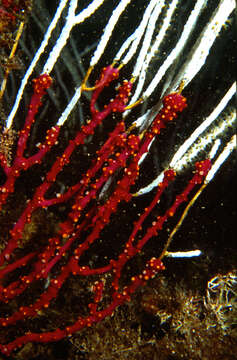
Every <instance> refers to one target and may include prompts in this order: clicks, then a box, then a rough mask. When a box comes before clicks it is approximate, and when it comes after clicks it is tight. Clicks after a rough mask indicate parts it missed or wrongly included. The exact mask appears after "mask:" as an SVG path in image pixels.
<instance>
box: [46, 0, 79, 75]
mask: <svg viewBox="0 0 237 360" xmlns="http://www.w3.org/2000/svg"><path fill="white" fill-rule="evenodd" d="M76 8H77V0H71V1H70V5H69V8H68V14H67V18H66V23H65V24H64V26H63V29H62V31H61V34H60V36H59V38H58V40H57V41H56V44H55V45H54V47H53V49H52V50H51V52H50V54H49V57H48V59H47V61H46V63H45V65H44V68H43V71H42V74H50V73H51V71H52V69H53V67H54V65H55V63H56V62H57V60H58V57H59V55H60V53H61V51H62V49H63V48H64V46H65V45H66V43H67V40H68V38H69V35H70V32H71V30H72V28H73V26H74V25H75V11H76Z"/></svg>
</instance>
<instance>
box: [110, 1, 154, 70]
mask: <svg viewBox="0 0 237 360" xmlns="http://www.w3.org/2000/svg"><path fill="white" fill-rule="evenodd" d="M156 3H157V0H151V2H150V3H149V5H148V7H147V8H146V10H145V12H144V15H143V17H142V21H141V22H140V24H139V26H138V27H137V29H136V30H135V31H134V33H133V34H132V35H130V37H129V38H128V39H127V40H126V41H125V42H124V44H123V45H122V47H121V48H120V50H119V52H118V53H117V55H116V56H115V61H121V62H122V63H123V64H127V63H128V62H129V60H131V58H132V57H133V55H134V54H135V53H136V50H137V47H138V45H139V43H140V41H141V38H142V36H143V34H144V32H145V30H146V26H147V23H148V21H149V18H150V15H151V13H152V11H153V9H154V7H155V6H156ZM131 43H132V45H131V46H130V44H131ZM129 46H130V49H129V51H128V53H127V55H126V56H125V58H124V59H122V55H123V54H124V52H125V51H126V50H127V49H128V47H129Z"/></svg>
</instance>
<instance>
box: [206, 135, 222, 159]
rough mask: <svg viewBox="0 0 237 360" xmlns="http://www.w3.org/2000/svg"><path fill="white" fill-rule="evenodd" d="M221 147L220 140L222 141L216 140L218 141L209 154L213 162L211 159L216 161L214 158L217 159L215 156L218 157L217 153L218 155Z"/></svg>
mask: <svg viewBox="0 0 237 360" xmlns="http://www.w3.org/2000/svg"><path fill="white" fill-rule="evenodd" d="M220 145H221V140H220V139H216V141H215V142H214V145H213V146H212V149H211V151H210V152H209V154H208V157H209V159H210V160H211V159H214V157H215V155H216V153H217V151H218V149H219V147H220Z"/></svg>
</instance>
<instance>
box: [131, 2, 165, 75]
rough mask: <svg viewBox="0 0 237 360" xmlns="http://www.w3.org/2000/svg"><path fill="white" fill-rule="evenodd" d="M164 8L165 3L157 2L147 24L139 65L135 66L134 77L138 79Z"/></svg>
mask: <svg viewBox="0 0 237 360" xmlns="http://www.w3.org/2000/svg"><path fill="white" fill-rule="evenodd" d="M163 6H164V1H159V2H157V5H156V6H155V8H154V9H153V11H152V13H151V16H150V18H149V22H148V24H147V28H146V32H145V36H144V40H143V43H142V47H141V50H140V54H139V56H138V60H137V63H136V65H135V68H134V71H133V76H134V77H137V76H138V75H139V73H140V72H141V68H142V64H144V60H145V57H146V55H147V53H148V49H149V47H150V44H151V41H152V37H153V34H154V31H155V28H156V21H157V19H158V17H159V15H160V13H161V10H162V7H163Z"/></svg>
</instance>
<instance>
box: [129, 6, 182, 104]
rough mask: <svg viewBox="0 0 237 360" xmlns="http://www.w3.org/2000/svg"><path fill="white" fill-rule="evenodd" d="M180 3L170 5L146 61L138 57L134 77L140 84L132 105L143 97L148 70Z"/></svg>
mask: <svg viewBox="0 0 237 360" xmlns="http://www.w3.org/2000/svg"><path fill="white" fill-rule="evenodd" d="M178 2H179V0H173V1H172V3H171V4H170V6H169V9H168V10H167V14H166V16H165V18H164V22H163V24H162V27H161V29H160V31H159V33H158V35H157V36H156V39H155V41H154V44H153V45H152V47H151V49H150V51H149V52H147V54H146V57H145V60H144V59H143V58H141V57H139V56H138V59H137V62H136V66H135V69H134V71H133V77H134V78H137V81H138V82H137V86H136V90H135V93H134V95H133V97H132V98H131V100H130V103H131V104H133V103H134V102H136V101H137V99H138V98H139V97H140V96H141V92H142V89H143V85H144V82H145V79H146V75H147V69H148V67H149V65H150V62H151V60H152V58H153V57H154V56H155V53H156V52H157V51H159V46H160V44H161V42H162V41H163V39H164V37H165V34H166V31H167V30H168V28H169V26H170V22H171V18H172V16H173V13H174V11H175V9H176V7H177V3H178Z"/></svg>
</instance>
